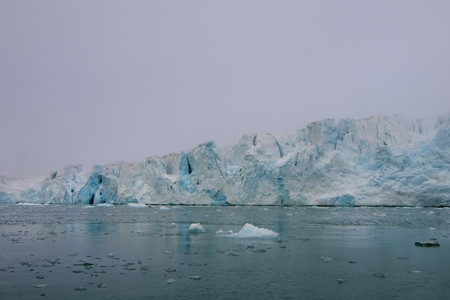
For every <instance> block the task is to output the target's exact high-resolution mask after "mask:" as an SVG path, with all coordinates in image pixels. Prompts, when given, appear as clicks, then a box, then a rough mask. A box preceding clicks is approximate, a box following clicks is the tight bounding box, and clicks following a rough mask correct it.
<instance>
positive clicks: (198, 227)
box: [188, 223, 208, 233]
mask: <svg viewBox="0 0 450 300" xmlns="http://www.w3.org/2000/svg"><path fill="white" fill-rule="evenodd" d="M188 231H189V233H204V232H207V231H208V230H206V229H205V228H203V226H202V224H200V223H192V224H191V225H189V229H188Z"/></svg>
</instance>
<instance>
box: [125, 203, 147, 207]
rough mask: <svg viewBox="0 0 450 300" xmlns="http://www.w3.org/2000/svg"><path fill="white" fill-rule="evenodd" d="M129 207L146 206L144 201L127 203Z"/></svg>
mask: <svg viewBox="0 0 450 300" xmlns="http://www.w3.org/2000/svg"><path fill="white" fill-rule="evenodd" d="M128 206H131V207H147V206H146V205H145V204H144V203H128Z"/></svg>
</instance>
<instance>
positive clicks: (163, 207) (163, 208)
mask: <svg viewBox="0 0 450 300" xmlns="http://www.w3.org/2000/svg"><path fill="white" fill-rule="evenodd" d="M169 209H170V208H168V207H167V206H161V207H160V208H159V210H169Z"/></svg>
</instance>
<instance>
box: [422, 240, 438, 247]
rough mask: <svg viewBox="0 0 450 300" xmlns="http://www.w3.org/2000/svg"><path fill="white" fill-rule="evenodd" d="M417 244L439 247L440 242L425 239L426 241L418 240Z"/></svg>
mask: <svg viewBox="0 0 450 300" xmlns="http://www.w3.org/2000/svg"><path fill="white" fill-rule="evenodd" d="M416 246H418V247H439V246H440V244H439V243H438V242H437V241H425V242H416Z"/></svg>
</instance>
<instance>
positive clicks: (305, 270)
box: [0, 205, 450, 299]
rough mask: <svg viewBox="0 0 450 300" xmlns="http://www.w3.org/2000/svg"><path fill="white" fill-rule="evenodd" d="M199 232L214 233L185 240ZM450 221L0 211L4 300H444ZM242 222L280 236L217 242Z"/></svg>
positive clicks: (389, 214)
mask: <svg viewBox="0 0 450 300" xmlns="http://www.w3.org/2000/svg"><path fill="white" fill-rule="evenodd" d="M198 222H200V223H201V224H202V225H203V227H204V228H205V229H207V230H208V232H207V233H202V234H189V232H188V227H189V225H190V224H191V223H198ZM449 222H450V210H449V209H427V208H416V209H408V208H313V207H308V208H305V207H186V206H179V207H170V209H166V210H164V209H160V207H151V208H137V207H129V206H114V207H99V206H97V207H84V206H64V205H52V206H21V205H0V231H1V238H0V299H80V298H87V299H448V297H449V295H450V271H449V270H450V244H449V237H448V234H449V229H450V223H449ZM245 223H251V224H253V225H255V226H258V227H263V228H268V229H271V230H273V231H276V232H278V233H279V236H278V237H277V238H271V239H233V238H223V237H217V236H216V235H215V233H216V231H218V230H219V229H222V230H230V229H231V230H233V231H234V232H237V231H239V229H240V228H242V226H243V225H244V224H245ZM431 239H436V240H437V241H438V242H439V243H440V245H441V246H440V247H438V248H421V247H416V246H415V245H414V243H415V242H416V241H426V240H431Z"/></svg>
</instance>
